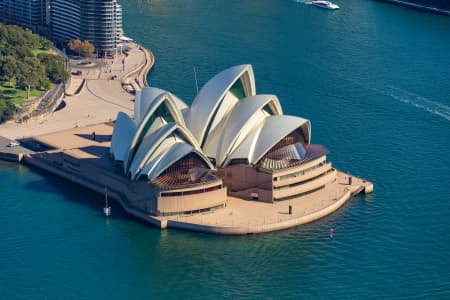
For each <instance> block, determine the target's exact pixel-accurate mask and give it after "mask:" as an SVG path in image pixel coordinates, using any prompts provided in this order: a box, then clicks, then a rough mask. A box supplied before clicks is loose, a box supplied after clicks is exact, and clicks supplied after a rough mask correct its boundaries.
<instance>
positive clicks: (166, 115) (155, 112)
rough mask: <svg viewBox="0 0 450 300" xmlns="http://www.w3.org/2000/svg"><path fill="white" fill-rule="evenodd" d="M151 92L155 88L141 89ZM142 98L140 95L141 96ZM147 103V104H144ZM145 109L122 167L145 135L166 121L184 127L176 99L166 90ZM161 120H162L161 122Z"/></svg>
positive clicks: (126, 163) (133, 153)
mask: <svg viewBox="0 0 450 300" xmlns="http://www.w3.org/2000/svg"><path fill="white" fill-rule="evenodd" d="M148 90H150V91H151V92H153V91H155V90H157V89H155V88H151V89H144V90H143V91H144V92H145V91H148ZM149 93H150V92H149ZM141 99H142V96H141ZM146 105H147V104H146ZM146 109H147V111H146V113H145V115H144V116H142V119H141V121H140V123H139V125H138V128H137V130H136V134H135V135H134V137H133V139H132V141H131V143H130V147H129V152H128V156H127V159H126V160H125V164H124V168H125V169H127V168H128V167H129V164H130V163H131V160H133V158H134V155H135V153H136V152H137V150H138V148H139V145H140V143H141V142H142V141H143V140H144V137H145V136H146V135H151V134H152V133H153V132H154V131H156V130H157V129H159V128H160V127H162V126H164V124H166V123H168V122H175V123H177V124H180V125H181V126H183V127H184V125H185V123H184V118H183V115H182V114H181V112H180V110H179V106H178V105H177V102H176V100H174V98H173V95H172V94H170V93H167V92H163V93H161V94H159V95H157V96H156V97H155V98H153V99H152V101H150V102H149V103H148V106H147V107H146ZM161 121H162V122H161Z"/></svg>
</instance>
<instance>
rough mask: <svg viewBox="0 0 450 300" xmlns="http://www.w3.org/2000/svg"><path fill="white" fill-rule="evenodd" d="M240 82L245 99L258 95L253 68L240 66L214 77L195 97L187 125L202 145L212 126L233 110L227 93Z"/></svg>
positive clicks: (231, 101)
mask: <svg viewBox="0 0 450 300" xmlns="http://www.w3.org/2000/svg"><path fill="white" fill-rule="evenodd" d="M238 80H241V84H242V88H243V90H244V93H245V95H244V97H245V96H253V95H255V94H256V87H255V77H254V74H253V68H252V66H251V65H239V66H234V67H231V68H229V69H227V70H225V71H222V72H220V73H219V74H217V75H216V76H214V77H213V78H212V79H210V80H209V81H208V82H207V83H206V84H205V85H204V86H203V88H202V89H201V90H200V92H199V93H198V95H197V96H196V97H195V99H194V101H193V103H192V106H191V109H190V111H189V117H188V118H187V120H186V123H187V126H188V128H189V129H190V130H191V131H192V134H193V135H194V136H195V137H196V138H197V140H198V141H199V143H200V144H201V145H202V144H203V140H204V138H205V135H207V134H208V132H207V131H209V130H208V129H209V128H210V127H211V125H212V124H213V123H215V124H217V123H218V122H220V120H221V119H222V118H224V117H225V115H226V113H227V112H229V111H230V110H231V109H232V108H233V107H232V106H233V105H232V104H233V100H232V99H225V98H226V97H225V96H227V92H229V91H230V89H231V88H232V87H233V85H234V84H235V83H236V82H237V81H238ZM229 98H232V97H229ZM224 100H228V101H224ZM221 108H222V109H221Z"/></svg>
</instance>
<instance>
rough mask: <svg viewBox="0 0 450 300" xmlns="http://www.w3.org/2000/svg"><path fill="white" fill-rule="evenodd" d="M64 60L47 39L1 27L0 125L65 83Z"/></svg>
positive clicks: (24, 31) (22, 30) (27, 31)
mask: <svg viewBox="0 0 450 300" xmlns="http://www.w3.org/2000/svg"><path fill="white" fill-rule="evenodd" d="M67 78H68V73H67V72H66V71H65V69H64V61H63V58H62V57H61V56H59V55H56V54H55V53H53V51H52V50H51V43H50V41H48V40H47V39H45V38H43V37H41V36H38V35H36V34H33V33H32V32H31V31H30V30H27V29H23V28H20V27H18V26H12V25H4V24H1V23H0V123H2V122H5V121H7V120H10V119H12V118H13V117H14V115H15V114H16V113H17V111H20V110H23V109H24V108H25V110H26V107H27V106H29V107H31V108H32V105H30V104H32V103H33V101H34V100H36V99H37V98H39V97H40V96H41V95H43V94H44V93H45V92H46V91H48V90H50V89H51V88H52V87H53V86H54V84H55V83H61V82H64V81H66V79H67Z"/></svg>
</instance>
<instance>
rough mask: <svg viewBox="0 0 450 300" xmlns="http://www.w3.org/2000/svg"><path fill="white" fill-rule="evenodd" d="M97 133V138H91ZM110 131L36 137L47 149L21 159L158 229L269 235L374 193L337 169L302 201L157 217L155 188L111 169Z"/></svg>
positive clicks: (232, 204) (105, 127)
mask: <svg viewBox="0 0 450 300" xmlns="http://www.w3.org/2000/svg"><path fill="white" fill-rule="evenodd" d="M94 131H95V132H96V140H93V139H92V137H91V133H92V132H94ZM111 133H112V126H111V124H104V123H102V124H96V125H89V126H86V127H79V128H74V129H70V130H64V131H60V132H55V133H50V134H45V135H41V136H36V137H34V138H33V139H32V141H31V142H32V143H35V144H39V145H41V146H40V148H41V149H46V151H41V152H36V153H29V154H26V155H24V158H23V161H24V163H25V164H27V165H30V166H33V167H37V168H39V169H41V170H45V171H47V172H50V173H52V174H54V175H57V176H60V177H63V178H65V179H67V180H68V181H70V182H73V183H75V184H78V185H81V186H83V187H85V188H88V189H90V190H93V191H95V192H97V193H99V194H102V195H105V194H106V193H107V195H108V197H109V198H112V199H115V200H117V201H118V203H120V205H121V206H122V207H123V209H124V210H125V211H126V212H127V213H129V214H130V215H132V216H134V217H136V218H138V219H139V220H141V221H144V222H147V223H150V224H152V225H154V226H156V227H158V228H161V229H166V228H177V229H183V230H189V231H197V232H203V233H210V234H221V235H243V234H252V233H263V232H271V231H276V230H282V229H287V228H291V227H295V226H298V225H301V224H305V223H309V222H312V221H315V220H317V219H320V218H322V217H324V216H327V215H329V214H331V213H333V212H334V211H336V210H338V209H339V208H340V207H341V206H343V205H344V204H345V203H346V202H347V201H348V200H349V199H351V197H352V196H354V195H356V194H358V193H360V192H364V193H370V192H372V190H373V185H372V183H370V182H368V181H365V180H363V179H360V178H357V177H354V176H351V175H349V174H345V173H343V172H340V171H338V176H337V180H336V182H334V183H333V184H331V185H329V186H327V187H325V188H323V189H321V190H318V191H316V192H313V193H311V194H308V195H305V196H301V197H299V198H294V199H291V200H287V201H280V202H274V203H265V202H259V201H249V200H244V199H240V198H236V197H230V196H229V197H228V198H227V202H226V207H223V208H219V209H216V210H213V211H209V212H204V213H197V214H182V215H175V216H158V215H156V214H155V209H154V199H156V197H157V195H156V194H155V191H154V189H151V188H150V187H149V184H147V183H146V182H143V181H138V182H133V181H130V180H129V179H128V178H127V177H125V176H124V175H123V172H122V170H121V169H120V168H119V167H117V166H114V165H113V162H112V160H111V158H110V155H109V147H110V141H109V136H110V134H111ZM350 177H351V178H352V179H350ZM289 206H290V207H291V209H292V211H291V213H290V214H289ZM100 209H101V206H100V205H99V210H100Z"/></svg>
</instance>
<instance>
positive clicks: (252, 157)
mask: <svg viewBox="0 0 450 300" xmlns="http://www.w3.org/2000/svg"><path fill="white" fill-rule="evenodd" d="M297 129H301V130H302V131H303V132H304V134H305V135H306V139H307V140H306V142H307V143H309V141H310V132H311V125H310V122H309V120H306V119H303V118H300V117H294V116H285V115H282V116H271V117H269V118H266V119H265V120H264V122H262V123H261V124H260V125H259V126H257V127H255V128H254V129H253V131H252V132H251V133H250V134H249V135H248V136H247V137H246V138H245V141H244V142H243V143H241V144H240V145H239V147H237V148H236V150H235V151H233V153H230V155H229V157H228V159H227V160H226V161H225V162H224V164H223V165H224V166H226V165H227V164H228V163H229V162H230V161H231V160H233V159H247V160H248V162H249V163H250V164H256V163H257V162H258V161H259V160H260V159H261V158H262V157H263V156H264V154H266V153H267V152H268V151H269V150H270V149H272V147H273V146H275V145H276V144H277V143H278V142H279V141H280V140H281V139H283V138H284V137H285V136H287V135H289V134H290V133H292V132H293V131H295V130H297Z"/></svg>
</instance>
